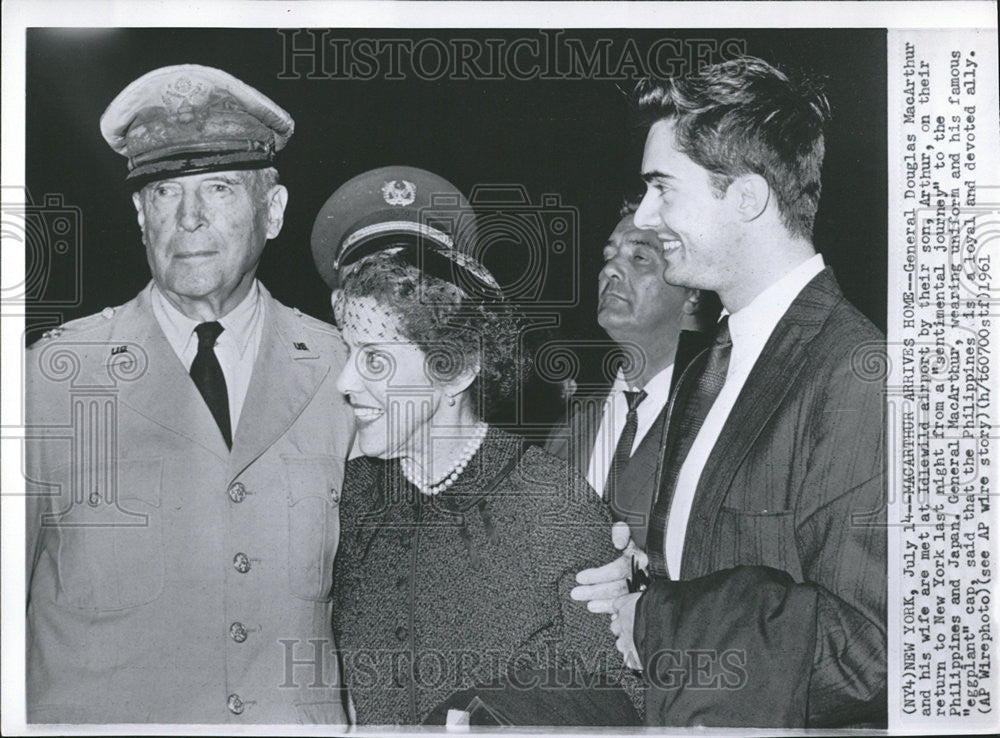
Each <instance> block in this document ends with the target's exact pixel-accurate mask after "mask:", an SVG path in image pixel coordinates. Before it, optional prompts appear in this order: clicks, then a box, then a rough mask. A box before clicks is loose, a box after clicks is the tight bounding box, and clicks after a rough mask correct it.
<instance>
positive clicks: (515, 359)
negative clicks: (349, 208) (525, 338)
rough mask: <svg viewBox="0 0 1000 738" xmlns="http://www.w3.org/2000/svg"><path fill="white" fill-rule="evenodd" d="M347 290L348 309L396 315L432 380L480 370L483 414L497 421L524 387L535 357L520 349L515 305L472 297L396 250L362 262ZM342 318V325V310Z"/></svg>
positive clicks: (477, 397)
mask: <svg viewBox="0 0 1000 738" xmlns="http://www.w3.org/2000/svg"><path fill="white" fill-rule="evenodd" d="M341 289H342V291H343V292H342V300H341V303H340V304H341V305H343V300H349V299H359V298H364V297H368V298H371V299H373V300H375V302H376V303H378V305H379V306H380V307H381V308H382V309H383V310H385V311H386V312H387V313H389V314H390V315H392V316H394V317H395V318H396V321H397V327H398V329H399V332H400V333H401V334H402V335H403V336H404V337H405V338H406V339H407V340H409V341H412V342H413V343H415V344H416V345H417V346H419V347H420V349H421V350H422V351H423V352H424V354H425V355H426V357H427V359H426V369H427V374H428V376H429V377H431V378H432V379H434V380H437V381H442V382H446V381H448V380H450V379H453V378H454V377H456V376H457V375H459V374H460V373H461V372H462V371H463V370H465V369H466V368H471V369H473V370H475V368H476V367H478V368H479V371H478V373H477V375H476V379H475V380H473V382H472V384H471V385H470V387H469V391H470V392H469V394H470V397H471V400H472V409H473V412H475V413H476V415H477V416H478V417H480V418H482V419H486V420H488V419H490V418H491V417H492V415H493V413H494V412H495V411H496V409H497V408H498V407H499V406H502V405H504V404H505V403H507V402H510V401H511V400H512V399H514V397H515V396H516V393H517V392H518V391H519V390H520V388H521V387H522V385H523V381H524V379H525V377H526V375H527V372H528V369H529V366H530V357H528V356H527V355H526V351H525V349H524V347H523V346H522V345H521V340H520V338H521V328H522V325H521V319H520V317H519V316H518V314H517V312H516V311H515V310H514V309H513V307H512V306H511V305H509V304H508V303H506V302H503V301H500V302H488V303H484V302H482V301H479V300H472V299H469V297H468V296H467V295H466V294H465V293H464V292H463V291H462V290H461V289H460V288H459V287H457V286H456V285H454V284H452V283H451V282H447V281H445V280H443V279H438V278H437V277H434V276H431V275H429V274H427V273H425V272H423V271H422V270H420V269H419V268H417V267H416V266H414V265H413V264H411V263H409V262H408V261H407V260H406V259H405V258H403V257H402V256H400V255H398V254H395V253H392V252H390V251H382V252H379V253H376V254H373V255H371V256H368V257H366V258H365V259H363V260H362V261H360V262H359V263H358V264H357V266H356V267H355V268H354V270H353V271H351V272H350V273H349V274H348V275H346V276H345V277H344V279H343V283H342V285H341ZM335 313H336V318H337V322H338V323H341V322H342V320H343V315H342V313H343V310H342V308H340V309H336V308H335Z"/></svg>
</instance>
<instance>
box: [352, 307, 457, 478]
mask: <svg viewBox="0 0 1000 738" xmlns="http://www.w3.org/2000/svg"><path fill="white" fill-rule="evenodd" d="M338 323H340V324H341V326H342V329H343V336H344V340H345V341H346V342H347V346H348V348H349V350H350V355H349V356H348V359H347V362H346V364H345V365H344V369H343V371H341V373H340V376H339V377H338V378H337V389H338V390H339V391H340V392H342V393H343V394H345V395H346V396H347V400H348V402H349V404H350V405H351V408H352V409H353V410H354V418H355V420H356V422H357V431H358V443H359V445H360V447H361V451H362V452H363V453H364V454H365V456H372V457H376V458H379V459H391V458H396V457H399V456H409V457H419V456H420V455H421V454H422V453H423V450H424V449H425V448H429V447H430V444H429V440H428V438H429V433H430V424H431V419H432V418H433V416H434V415H435V413H436V412H437V410H438V408H439V407H440V405H441V400H442V397H443V394H444V387H443V386H442V385H440V384H439V383H437V382H435V381H433V380H432V379H431V378H430V377H429V376H428V373H427V356H426V354H425V353H424V352H423V351H422V350H421V349H420V347H418V346H417V345H416V344H415V343H413V342H411V341H408V340H407V339H406V338H404V337H403V336H402V335H401V333H400V331H399V328H398V326H399V318H398V316H396V315H395V314H393V313H392V312H391V311H389V310H386V309H385V308H384V307H383V306H382V305H380V304H379V303H378V302H377V301H376V300H375V299H374V298H371V297H357V298H348V299H346V300H344V302H343V304H342V305H341V306H340V307H339V309H338Z"/></svg>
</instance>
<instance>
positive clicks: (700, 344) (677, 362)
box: [670, 331, 712, 394]
mask: <svg viewBox="0 0 1000 738" xmlns="http://www.w3.org/2000/svg"><path fill="white" fill-rule="evenodd" d="M711 345H712V333H711V332H709V331H681V332H680V335H679V336H678V337H677V351H676V352H675V353H674V371H673V373H672V375H671V378H670V394H673V393H674V390H675V389H676V388H677V385H678V383H679V382H680V379H681V374H683V373H684V370H685V369H687V366H688V364H690V363H691V361H692V360H693V359H694V357H695V356H697V355H698V354H700V353H701V352H702V351H704V350H705V349H707V348H708V347H709V346H711Z"/></svg>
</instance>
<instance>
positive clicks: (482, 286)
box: [312, 166, 499, 299]
mask: <svg viewBox="0 0 1000 738" xmlns="http://www.w3.org/2000/svg"><path fill="white" fill-rule="evenodd" d="M475 244H476V223H475V215H474V213H473V211H472V208H471V207H470V206H469V203H468V201H467V200H466V199H465V197H464V196H463V195H462V193H461V192H460V191H459V190H458V188H457V187H455V185H453V184H452V183H451V182H449V181H448V180H446V179H444V178H443V177H440V176H438V175H437V174H434V173H433V172H428V171H427V170H425V169H418V168H417V167H407V166H391V167H382V168H379V169H373V170H371V171H368V172H364V173H363V174H359V175H358V176H357V177H354V178H353V179H351V180H350V181H348V182H346V183H345V184H343V185H341V186H340V187H339V188H337V190H336V192H334V193H333V194H332V195H330V197H329V199H328V200H327V201H326V203H324V205H323V207H322V208H320V211H319V214H318V215H317V216H316V222H315V223H314V224H313V231H312V253H313V260H314V261H315V262H316V268H317V269H318V270H319V273H320V276H322V277H323V280H324V281H325V282H326V283H327V285H328V286H329V287H330V288H331V289H336V288H337V286H338V285H339V284H340V281H341V278H342V277H343V275H344V272H345V270H349V269H350V267H351V265H353V264H356V263H357V262H358V261H360V260H361V259H363V258H365V257H366V256H369V255H371V254H374V253H376V252H379V251H387V250H392V251H394V252H396V253H399V254H401V255H402V256H403V257H405V258H407V259H408V260H409V261H411V262H412V263H414V264H415V265H416V266H417V267H419V268H420V269H422V270H424V271H425V272H427V273H429V274H431V275H433V276H435V277H438V278H440V279H445V280H447V281H449V282H452V283H455V284H458V286H459V287H461V288H462V289H464V290H465V291H466V292H467V293H469V294H470V295H475V296H476V297H482V298H487V299H498V298H499V288H498V286H497V283H496V280H495V279H494V278H493V276H492V275H491V274H490V273H489V272H488V271H487V270H486V269H485V268H484V267H483V266H482V264H480V263H479V261H477V260H476V259H475V258H474V250H475Z"/></svg>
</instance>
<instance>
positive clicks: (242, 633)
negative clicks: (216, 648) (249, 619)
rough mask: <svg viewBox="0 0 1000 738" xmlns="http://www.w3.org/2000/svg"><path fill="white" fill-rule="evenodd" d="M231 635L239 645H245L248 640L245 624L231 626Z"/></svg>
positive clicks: (237, 623)
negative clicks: (244, 642)
mask: <svg viewBox="0 0 1000 738" xmlns="http://www.w3.org/2000/svg"><path fill="white" fill-rule="evenodd" d="M229 635H230V636H232V638H233V640H234V641H236V642H237V643H243V641H245V640H246V639H247V627H246V626H245V625H244V624H243V623H239V622H236V623H233V624H232V625H230V626H229Z"/></svg>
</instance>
